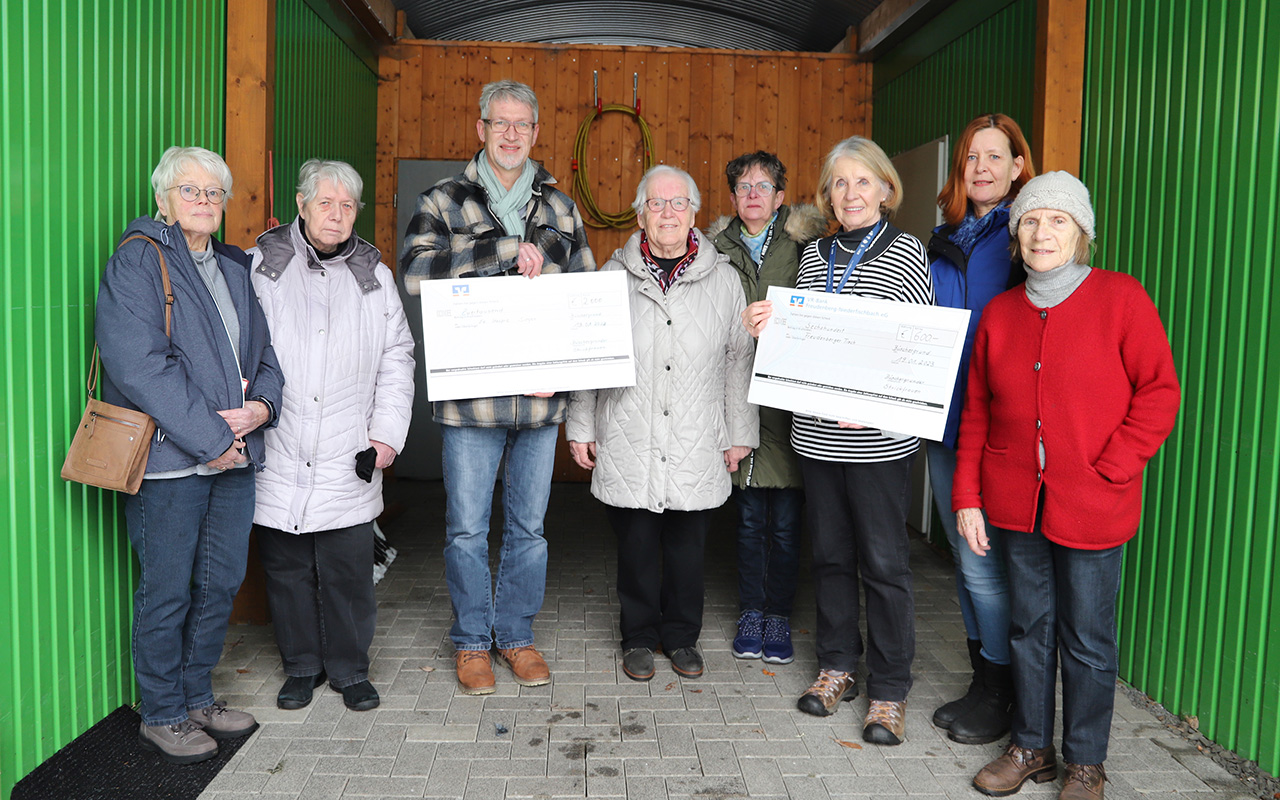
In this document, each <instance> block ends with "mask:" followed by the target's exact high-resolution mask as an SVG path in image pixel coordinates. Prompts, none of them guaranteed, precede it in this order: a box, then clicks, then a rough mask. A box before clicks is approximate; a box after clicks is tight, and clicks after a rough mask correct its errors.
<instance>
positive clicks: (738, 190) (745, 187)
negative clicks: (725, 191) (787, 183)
mask: <svg viewBox="0 0 1280 800" xmlns="http://www.w3.org/2000/svg"><path fill="white" fill-rule="evenodd" d="M753 188H754V189H755V190H756V192H757V193H759V195H760V196H761V197H768V196H769V195H771V194H773V190H774V189H776V188H777V187H776V186H774V185H773V184H772V183H769V182H768V181H760V182H759V183H757V184H754V185H753V184H750V183H739V184H738V185H737V186H734V187H733V193H734V194H736V195H737V196H738V197H746V196H747V195H749V194H751V190H752V189H753Z"/></svg>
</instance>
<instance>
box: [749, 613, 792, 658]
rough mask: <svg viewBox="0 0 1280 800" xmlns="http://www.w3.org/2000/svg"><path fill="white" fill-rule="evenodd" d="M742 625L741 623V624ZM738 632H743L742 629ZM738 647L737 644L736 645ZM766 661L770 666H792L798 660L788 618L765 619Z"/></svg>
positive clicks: (764, 648)
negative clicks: (792, 642)
mask: <svg viewBox="0 0 1280 800" xmlns="http://www.w3.org/2000/svg"><path fill="white" fill-rule="evenodd" d="M739 625H741V623H739ZM738 630H742V628H741V627H739V628H738ZM734 646H735V647H736V646H737V642H735V643H734ZM763 651H764V660H765V662H766V663H769V664H790V663H791V662H792V661H795V660H796V649H795V648H794V647H792V646H791V623H789V622H787V618H786V617H765V618H764V647H763Z"/></svg>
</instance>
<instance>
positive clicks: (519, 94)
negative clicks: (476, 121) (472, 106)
mask: <svg viewBox="0 0 1280 800" xmlns="http://www.w3.org/2000/svg"><path fill="white" fill-rule="evenodd" d="M495 100H508V101H511V102H514V103H523V104H525V105H526V106H528V107H529V108H530V109H532V110H533V122H534V124H535V125H536V124H537V123H538V96H537V95H536V94H534V93H533V90H532V89H530V88H529V87H528V86H526V85H524V84H523V83H521V82H520V81H507V80H502V81H494V82H493V83H486V84H485V85H484V88H483V89H481V90H480V118H481V119H489V107H490V106H491V105H493V101H495Z"/></svg>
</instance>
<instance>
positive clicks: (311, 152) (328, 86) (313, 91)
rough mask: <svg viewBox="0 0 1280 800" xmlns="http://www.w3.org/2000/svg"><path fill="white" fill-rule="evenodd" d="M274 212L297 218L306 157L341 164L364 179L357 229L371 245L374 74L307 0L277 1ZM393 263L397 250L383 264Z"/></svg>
mask: <svg viewBox="0 0 1280 800" xmlns="http://www.w3.org/2000/svg"><path fill="white" fill-rule="evenodd" d="M275 106H276V119H275V126H276V127H275V152H274V165H275V180H274V185H275V216H276V218H277V219H279V220H280V221H281V222H285V223H287V222H291V221H292V220H293V219H294V218H295V217H297V216H298V206H297V202H296V200H295V196H296V195H297V185H298V184H297V181H298V170H299V169H300V168H301V167H302V164H303V163H304V162H305V161H306V160H307V159H310V158H326V159H336V160H339V161H345V162H347V163H348V164H350V165H351V166H353V167H355V169H356V172H358V173H360V177H361V178H362V179H363V180H364V192H363V195H362V197H361V200H363V202H365V203H366V204H367V207H366V208H365V209H364V210H363V211H361V212H360V215H359V216H358V217H357V218H356V233H358V234H359V235H360V237H361V238H363V239H364V240H365V241H367V242H369V243H371V244H372V243H373V239H374V228H373V223H374V215H373V199H374V197H375V194H374V178H375V170H376V166H377V146H378V76H377V75H376V74H375V73H373V72H371V71H370V70H369V68H368V67H367V66H365V63H364V62H363V61H361V60H360V58H358V57H357V56H356V54H355V53H353V52H352V51H351V49H350V48H349V47H348V46H347V45H346V43H344V42H343V41H342V39H341V38H339V36H338V34H337V33H335V32H334V31H332V30H331V29H330V28H329V27H328V26H327V25H326V24H325V23H324V21H323V20H322V19H321V18H320V17H319V16H318V15H317V14H316V13H315V11H314V10H312V8H311V7H310V6H309V5H308V4H307V2H306V0H277V3H276V99H275ZM388 258H389V259H390V262H389V263H393V262H394V261H395V255H394V254H392V255H390V256H386V255H384V256H383V261H387V260H388Z"/></svg>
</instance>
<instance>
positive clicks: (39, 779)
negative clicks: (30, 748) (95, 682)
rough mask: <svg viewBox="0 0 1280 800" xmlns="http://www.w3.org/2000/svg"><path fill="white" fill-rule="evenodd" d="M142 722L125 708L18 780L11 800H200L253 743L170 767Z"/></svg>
mask: <svg viewBox="0 0 1280 800" xmlns="http://www.w3.org/2000/svg"><path fill="white" fill-rule="evenodd" d="M140 721H141V720H140V718H139V717H138V712H136V711H134V710H133V709H132V708H129V707H128V706H120V707H119V708H117V709H116V710H115V711H112V712H111V713H110V714H108V715H107V716H106V718H104V719H103V720H102V721H101V722H99V723H98V724H97V725H94V726H93V727H92V728H90V729H89V730H87V731H85V732H84V733H83V734H81V735H80V736H79V737H77V738H76V739H75V741H73V742H71V743H70V744H68V745H67V746H66V747H64V748H62V749H61V750H59V751H58V752H56V753H54V754H53V755H52V756H51V757H50V758H49V760H48V761H46V762H44V763H43V764H41V765H40V766H38V767H36V768H35V770H34V771H33V772H32V773H31V774H30V775H28V776H26V777H25V778H23V779H22V780H20V781H18V783H17V785H16V786H14V787H13V795H12V798H11V800H195V798H197V797H199V796H200V793H201V792H203V791H204V788H205V787H206V786H208V785H209V782H210V781H212V780H213V777H214V776H215V775H217V774H218V772H219V771H221V769H222V768H223V767H225V766H226V765H227V762H228V761H230V760H231V757H232V756H233V755H235V754H236V751H237V750H239V749H240V746H241V745H243V744H244V743H245V742H247V741H248V740H249V737H248V736H242V737H240V738H239V739H219V740H218V755H216V756H214V757H213V758H211V759H209V760H208V761H202V762H200V763H199V764H186V765H178V764H170V763H169V762H167V761H164V760H162V759H161V758H160V756H159V755H157V754H155V753H152V752H150V751H147V750H143V749H142V745H140V744H138V723H139V722H140ZM251 735H252V734H251Z"/></svg>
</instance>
